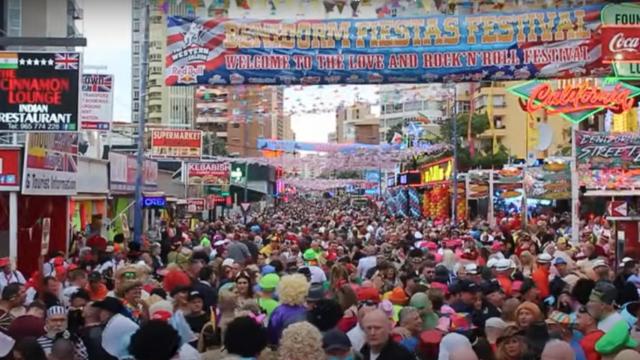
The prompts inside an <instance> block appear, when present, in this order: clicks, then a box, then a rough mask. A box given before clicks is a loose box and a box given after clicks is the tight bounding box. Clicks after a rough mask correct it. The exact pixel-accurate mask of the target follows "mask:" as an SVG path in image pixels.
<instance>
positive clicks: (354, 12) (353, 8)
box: [350, 0, 361, 17]
mask: <svg viewBox="0 0 640 360" xmlns="http://www.w3.org/2000/svg"><path fill="white" fill-rule="evenodd" d="M360 2H361V1H360V0H351V3H350V5H351V11H352V13H351V16H353V17H358V7H359V6H360Z"/></svg>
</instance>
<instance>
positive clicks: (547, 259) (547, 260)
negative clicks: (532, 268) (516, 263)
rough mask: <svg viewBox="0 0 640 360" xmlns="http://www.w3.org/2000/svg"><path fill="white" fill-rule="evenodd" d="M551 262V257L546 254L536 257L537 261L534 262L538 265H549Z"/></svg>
mask: <svg viewBox="0 0 640 360" xmlns="http://www.w3.org/2000/svg"><path fill="white" fill-rule="evenodd" d="M552 260H553V257H552V256H551V255H549V254H547V253H546V252H543V253H542V254H540V255H538V259H537V260H536V261H537V262H538V263H540V264H549V263H550V262H551V261H552Z"/></svg>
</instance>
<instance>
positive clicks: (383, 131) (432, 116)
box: [379, 84, 447, 141]
mask: <svg viewBox="0 0 640 360" xmlns="http://www.w3.org/2000/svg"><path fill="white" fill-rule="evenodd" d="M446 94H447V89H444V88H443V87H442V86H441V85H438V84H429V85H412V84H409V85H407V84H394V85H384V86H382V87H381V89H380V103H381V106H380V127H379V132H380V135H379V136H380V139H381V140H382V141H384V140H385V139H386V136H387V133H388V132H389V131H390V130H391V129H392V128H393V127H397V126H399V125H400V126H402V127H403V128H406V127H407V126H408V125H409V123H411V122H417V123H420V124H421V126H422V127H423V128H425V130H426V131H427V132H431V133H435V134H436V135H437V134H439V127H440V125H439V124H440V123H442V122H443V121H444V120H445V119H446V116H447V114H446Z"/></svg>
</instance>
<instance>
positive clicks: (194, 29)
mask: <svg viewBox="0 0 640 360" xmlns="http://www.w3.org/2000/svg"><path fill="white" fill-rule="evenodd" d="M602 6H603V5H602V4H596V5H589V6H584V7H572V8H561V9H553V10H536V11H528V12H517V13H496V14H486V15H484V14H480V15H459V16H444V15H434V16H425V17H416V18H385V19H368V20H367V19H357V18H355V19H340V20H337V19H331V20H300V21H273V20H265V21H262V20H251V19H235V20H234V19H223V18H219V19H218V18H216V19H193V18H185V17H169V19H168V27H169V28H168V31H167V33H168V36H167V49H168V50H169V51H168V53H167V54H166V58H165V60H166V66H167V68H166V70H165V74H166V78H165V81H166V83H167V85H193V84H213V85H215V84H220V85H238V84H268V85H275V84H303V85H317V84H335V83H350V84H364V83H369V84H378V83H419V82H430V81H444V82H470V81H482V80H514V79H521V80H524V79H531V78H547V77H554V78H558V77H560V78H570V77H575V76H577V75H578V74H579V75H581V76H602V75H607V74H609V73H610V71H611V68H610V67H609V66H606V65H604V64H602V61H601V57H600V56H599V50H598V48H599V46H600V42H599V35H600V34H599V28H600V26H599V25H600V19H599V14H600V10H601V9H602ZM592 29H595V30H592ZM212 39H213V40H212Z"/></svg>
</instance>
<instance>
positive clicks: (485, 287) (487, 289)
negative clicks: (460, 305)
mask: <svg viewBox="0 0 640 360" xmlns="http://www.w3.org/2000/svg"><path fill="white" fill-rule="evenodd" d="M480 290H481V291H482V294H484V295H489V294H491V293H494V292H497V291H501V290H502V288H501V287H500V283H499V282H498V281H496V280H492V281H485V282H483V283H482V284H481V285H480Z"/></svg>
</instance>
